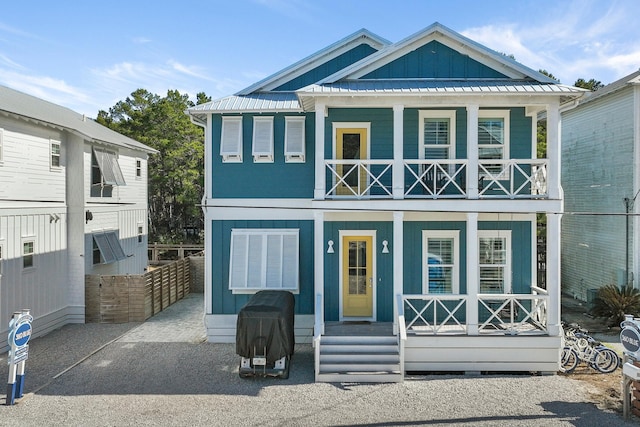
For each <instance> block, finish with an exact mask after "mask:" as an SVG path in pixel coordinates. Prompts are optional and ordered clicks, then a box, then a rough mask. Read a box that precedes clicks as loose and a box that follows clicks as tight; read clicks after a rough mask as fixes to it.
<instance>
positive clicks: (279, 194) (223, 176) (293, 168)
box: [211, 113, 315, 199]
mask: <svg viewBox="0 0 640 427" xmlns="http://www.w3.org/2000/svg"><path fill="white" fill-rule="evenodd" d="M265 116H266V115H265ZM271 116H273V117H274V122H273V127H274V141H273V146H274V162H273V163H254V162H253V156H252V155H251V150H252V142H253V141H252V139H253V117H254V114H245V115H244V116H243V119H242V137H243V144H242V160H243V161H242V163H222V158H221V156H220V138H221V127H222V117H221V116H219V115H216V116H213V117H212V133H211V137H212V138H211V139H212V144H213V149H212V153H211V155H212V167H211V169H212V171H211V172H212V173H211V188H212V192H213V197H214V198H308V199H311V198H313V188H314V179H315V176H314V159H315V151H314V150H315V149H314V144H313V141H314V139H315V117H314V114H313V113H310V114H306V123H305V141H306V161H305V162H304V163H285V158H284V132H285V124H284V120H285V119H284V118H285V116H295V114H282V113H281V114H272V115H271Z"/></svg>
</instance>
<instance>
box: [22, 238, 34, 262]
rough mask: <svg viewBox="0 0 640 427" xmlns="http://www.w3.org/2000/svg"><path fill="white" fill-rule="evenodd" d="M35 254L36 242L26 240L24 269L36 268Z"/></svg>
mask: <svg viewBox="0 0 640 427" xmlns="http://www.w3.org/2000/svg"><path fill="white" fill-rule="evenodd" d="M34 253H35V242H34V241H33V240H26V241H23V242H22V268H32V267H33V266H34V260H33V256H34Z"/></svg>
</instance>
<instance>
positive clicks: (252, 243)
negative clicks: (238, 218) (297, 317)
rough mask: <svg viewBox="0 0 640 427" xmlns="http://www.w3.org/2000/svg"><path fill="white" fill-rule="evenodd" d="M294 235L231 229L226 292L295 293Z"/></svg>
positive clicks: (296, 260)
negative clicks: (282, 291) (267, 291)
mask: <svg viewBox="0 0 640 427" xmlns="http://www.w3.org/2000/svg"><path fill="white" fill-rule="evenodd" d="M298 235H299V230H298V229H233V230H232V231H231V250H230V257H229V289H231V291H233V292H234V293H252V292H255V291H259V290H263V289H274V290H287V291H294V292H296V291H298V289H299V281H300V280H299V250H298V248H299V236H298Z"/></svg>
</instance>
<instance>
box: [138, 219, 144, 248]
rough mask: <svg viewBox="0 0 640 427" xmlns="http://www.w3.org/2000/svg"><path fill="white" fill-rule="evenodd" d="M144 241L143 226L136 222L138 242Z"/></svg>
mask: <svg viewBox="0 0 640 427" xmlns="http://www.w3.org/2000/svg"><path fill="white" fill-rule="evenodd" d="M143 242H144V226H143V225H142V224H138V244H142V243H143Z"/></svg>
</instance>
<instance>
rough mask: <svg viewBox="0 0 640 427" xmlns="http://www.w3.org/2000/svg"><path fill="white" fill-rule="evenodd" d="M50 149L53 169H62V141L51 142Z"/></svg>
mask: <svg viewBox="0 0 640 427" xmlns="http://www.w3.org/2000/svg"><path fill="white" fill-rule="evenodd" d="M49 148H50V150H51V164H50V166H51V169H60V141H53V140H51V141H50V142H49Z"/></svg>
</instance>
